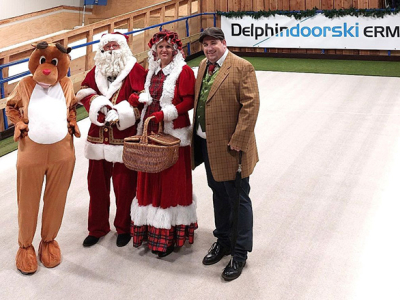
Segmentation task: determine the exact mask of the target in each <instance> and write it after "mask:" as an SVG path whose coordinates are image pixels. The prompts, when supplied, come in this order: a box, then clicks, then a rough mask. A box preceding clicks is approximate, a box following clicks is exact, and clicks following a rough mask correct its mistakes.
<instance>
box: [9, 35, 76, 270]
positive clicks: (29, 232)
mask: <svg viewBox="0 0 400 300" xmlns="http://www.w3.org/2000/svg"><path fill="white" fill-rule="evenodd" d="M33 46H34V47H35V50H34V51H33V53H32V55H31V56H30V58H29V65H28V66H29V71H30V72H31V73H32V75H33V76H28V77H25V78H23V79H22V80H21V81H20V82H19V83H18V85H17V86H16V87H15V89H14V90H13V92H12V93H11V94H10V95H9V97H7V99H8V100H7V107H6V112H7V116H8V117H9V119H10V121H11V122H12V123H14V125H15V131H14V140H15V141H18V158H17V201H18V225H19V234H18V244H19V249H18V252H17V256H16V265H17V269H18V270H19V271H21V273H23V274H33V273H35V272H36V270H37V266H38V264H37V259H36V252H35V249H34V247H33V245H32V241H33V237H34V235H35V231H36V225H37V217H38V213H39V205H40V198H41V192H42V185H43V180H44V178H46V187H45V191H44V196H43V213H42V230H41V241H40V245H39V260H40V261H41V262H42V264H43V265H44V266H45V267H48V268H52V267H55V266H57V265H59V264H60V262H61V250H60V248H59V246H58V243H57V241H55V238H56V236H57V234H58V231H59V229H60V227H61V222H62V218H63V215H64V207H65V202H66V198H67V192H68V189H69V186H70V183H71V178H72V173H73V170H74V166H75V149H74V144H73V136H72V135H75V136H77V137H79V136H80V132H79V128H78V126H77V123H76V99H75V96H74V90H73V85H72V82H71V80H70V79H69V78H68V77H66V75H67V72H68V68H69V65H70V61H71V60H70V57H69V54H68V53H69V52H70V51H71V48H68V49H65V48H64V47H63V46H61V45H60V44H48V43H47V42H41V43H38V44H34V45H33Z"/></svg>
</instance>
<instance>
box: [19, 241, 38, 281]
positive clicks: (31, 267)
mask: <svg viewBox="0 0 400 300" xmlns="http://www.w3.org/2000/svg"><path fill="white" fill-rule="evenodd" d="M15 262H16V265H17V269H18V270H19V271H20V272H21V273H22V274H24V275H31V274H33V273H35V272H36V270H37V267H38V264H37V259H36V252H35V248H33V246H32V245H31V246H29V247H27V248H19V249H18V252H17V257H16V258H15Z"/></svg>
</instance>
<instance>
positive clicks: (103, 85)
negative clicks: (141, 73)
mask: <svg viewBox="0 0 400 300" xmlns="http://www.w3.org/2000/svg"><path fill="white" fill-rule="evenodd" d="M136 61H137V60H136V58H135V57H133V56H132V57H129V60H128V62H127V63H126V65H125V67H124V69H123V70H121V72H120V73H119V74H118V76H117V78H116V79H115V80H114V81H113V82H112V83H111V84H110V85H109V82H108V80H107V77H106V76H104V75H103V74H102V73H101V71H100V68H96V71H95V81H96V84H97V87H98V89H99V90H100V92H101V94H102V95H103V96H105V97H106V98H108V99H111V97H112V96H113V95H114V94H115V92H116V91H118V90H119V89H120V88H121V86H122V83H123V81H124V79H125V77H126V76H128V75H129V73H130V71H131V70H132V68H133V66H134V65H135V64H136Z"/></svg>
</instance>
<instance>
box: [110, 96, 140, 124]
mask: <svg viewBox="0 0 400 300" xmlns="http://www.w3.org/2000/svg"><path fill="white" fill-rule="evenodd" d="M114 109H115V110H116V111H117V112H118V119H119V122H118V123H117V127H118V129H119V130H124V129H127V128H129V127H131V126H133V125H135V123H136V118H135V111H134V110H133V107H132V106H131V105H130V104H129V102H128V101H126V100H124V101H121V102H120V103H118V104H116V105H114Z"/></svg>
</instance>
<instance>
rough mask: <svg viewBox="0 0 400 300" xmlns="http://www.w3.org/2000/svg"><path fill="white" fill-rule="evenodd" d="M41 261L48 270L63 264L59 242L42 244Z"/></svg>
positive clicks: (40, 249)
mask: <svg viewBox="0 0 400 300" xmlns="http://www.w3.org/2000/svg"><path fill="white" fill-rule="evenodd" d="M39 260H40V261H41V263H42V264H43V265H44V266H45V267H46V268H54V267H56V266H58V265H59V264H60V263H61V250H60V247H59V246H58V243H57V241H55V240H53V241H51V242H44V241H41V242H40V245H39Z"/></svg>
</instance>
